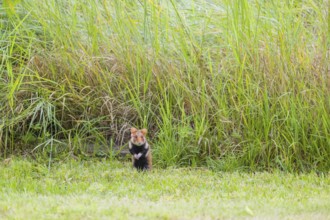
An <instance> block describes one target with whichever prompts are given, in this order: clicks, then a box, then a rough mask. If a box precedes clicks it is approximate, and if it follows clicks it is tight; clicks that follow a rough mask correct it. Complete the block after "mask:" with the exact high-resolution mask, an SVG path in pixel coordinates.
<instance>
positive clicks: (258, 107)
mask: <svg viewBox="0 0 330 220" xmlns="http://www.w3.org/2000/svg"><path fill="white" fill-rule="evenodd" d="M328 4H329V2H328V1H327V0H306V1H303V0H290V1H264V0H234V1H232V0H212V1H206V0H192V1H174V0H170V1H162V0H141V1H129V0H127V1H121V0H113V1H87V0H66V1H56V0H49V1H41V0H22V1H20V0H16V1H9V0H5V1H4V2H3V3H2V4H1V3H0V7H1V8H0V16H1V17H0V18H1V20H0V33H1V34H0V50H1V53H0V62H1V63H0V103H1V105H0V150H1V155H2V156H3V157H7V156H8V155H9V154H13V153H31V152H32V153H41V152H46V153H47V155H50V156H52V157H54V156H56V155H55V153H57V154H60V153H62V154H76V155H78V154H80V153H83V154H84V153H86V152H87V150H86V149H88V146H89V145H90V144H91V143H92V144H93V145H94V147H95V146H101V148H102V146H106V149H112V147H117V146H124V145H125V144H126V141H127V133H128V128H129V127H130V126H132V125H134V126H137V127H146V128H148V129H149V134H150V136H149V138H150V140H151V142H152V146H153V152H154V158H155V163H156V166H159V167H165V166H202V165H207V166H209V167H211V168H214V169H220V170H228V169H250V170H255V169H272V168H280V169H283V170H286V171H307V170H312V169H315V170H321V171H324V170H329V168H330V160H329V157H330V136H329V134H330V79H329V73H330V72H329V66H328V65H329V63H330V62H329V45H330V39H329V29H328V20H329V13H328V7H329V5H328ZM86 146H87V147H86ZM124 147H125V146H124ZM103 148H104V147H103ZM111 152H112V151H109V152H105V153H106V154H108V155H109V156H112V153H111Z"/></svg>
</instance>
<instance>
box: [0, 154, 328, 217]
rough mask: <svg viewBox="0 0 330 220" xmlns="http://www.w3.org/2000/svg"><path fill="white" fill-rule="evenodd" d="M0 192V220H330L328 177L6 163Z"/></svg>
mask: <svg viewBox="0 0 330 220" xmlns="http://www.w3.org/2000/svg"><path fill="white" fill-rule="evenodd" d="M49 168H50V169H49ZM0 190H1V193H0V219H110V218H111V219H228V218H232V219H315V220H316V219H330V178H329V174H321V175H317V174H315V173H310V174H288V173H282V172H279V171H276V172H273V173H267V172H263V173H243V172H233V173H229V172H228V173H226V172H215V171H211V170H207V169H188V168H186V169H185V168H180V169H176V168H168V169H157V168H155V169H154V170H153V171H152V172H148V173H138V172H136V171H135V170H133V169H132V168H131V167H130V164H129V163H120V162H113V161H109V160H85V161H74V160H71V159H70V160H68V161H61V162H56V163H52V164H51V165H50V167H49V164H47V163H40V162H37V161H31V160H27V159H21V158H13V159H12V160H11V161H3V162H1V165H0Z"/></svg>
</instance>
